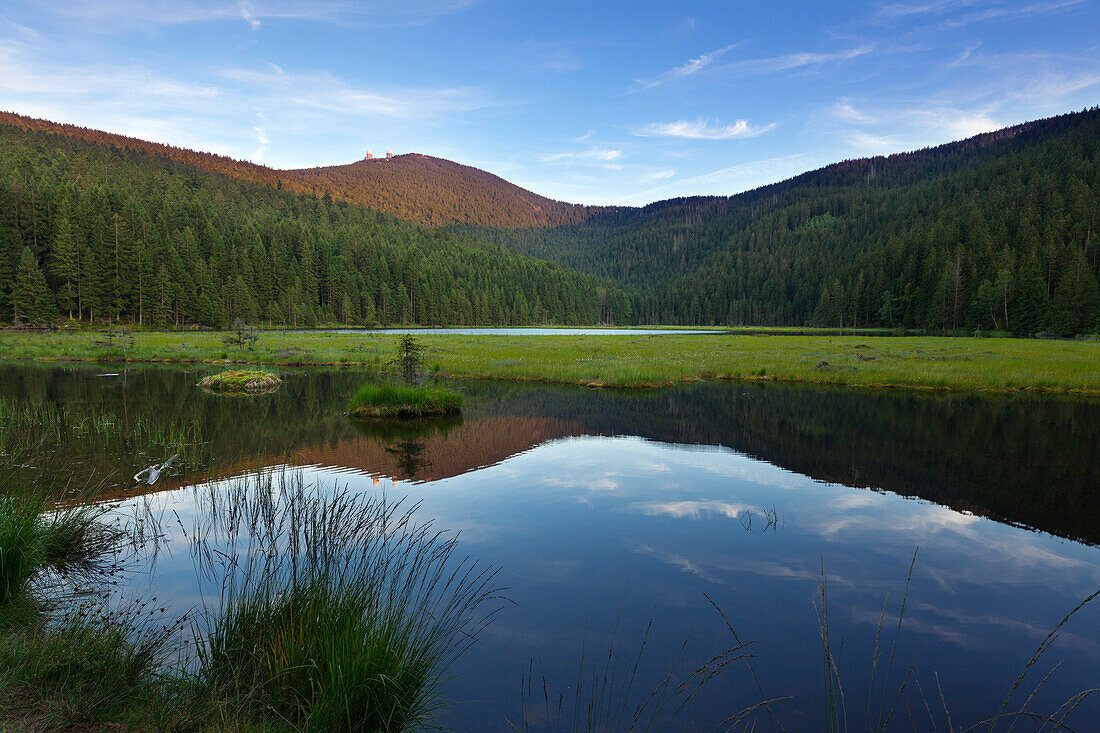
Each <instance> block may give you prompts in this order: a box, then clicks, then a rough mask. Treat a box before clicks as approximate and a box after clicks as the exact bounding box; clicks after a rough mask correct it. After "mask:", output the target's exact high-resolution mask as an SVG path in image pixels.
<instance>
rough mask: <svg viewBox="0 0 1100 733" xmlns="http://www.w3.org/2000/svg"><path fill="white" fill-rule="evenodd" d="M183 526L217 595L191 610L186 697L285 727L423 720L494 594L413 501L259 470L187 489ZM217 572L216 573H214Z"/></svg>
mask: <svg viewBox="0 0 1100 733" xmlns="http://www.w3.org/2000/svg"><path fill="white" fill-rule="evenodd" d="M200 502H201V504H202V508H203V511H202V512H201V514H202V516H203V517H204V519H203V520H202V521H201V522H200V523H198V524H197V525H196V526H195V527H194V528H193V530H192V532H191V535H190V536H191V537H192V544H191V547H192V552H193V553H194V555H195V557H196V560H197V563H198V567H199V569H200V572H201V573H202V575H203V577H204V578H206V579H207V580H208V581H214V582H220V583H221V590H220V594H219V597H220V599H221V600H220V603H219V604H218V606H217V607H215V608H211V609H208V610H207V611H206V612H205V613H204V614H203V616H202V618H201V620H200V621H199V622H198V624H197V627H196V635H197V637H198V639H199V642H200V643H199V645H198V648H197V662H196V672H195V673H194V677H193V684H194V687H195V689H196V691H197V693H196V694H198V695H199V696H200V697H206V698H210V699H221V700H224V701H225V702H224V707H226V709H228V710H230V711H231V712H230V715H231V716H233V717H234V718H235V719H237V720H240V721H242V722H246V723H248V724H253V725H259V726H267V725H272V726H288V727H290V728H293V729H296V730H372V731H374V730H379V731H398V730H407V729H409V728H412V727H417V726H421V725H424V724H427V723H428V722H429V721H430V720H431V719H432V716H433V714H434V713H436V712H437V709H438V707H439V706H440V704H441V700H440V698H439V687H440V683H441V682H442V680H443V679H444V675H445V674H446V673H447V671H448V669H449V668H450V666H451V665H452V663H453V662H454V661H455V659H456V658H457V657H458V656H459V655H460V654H461V653H462V651H464V650H465V649H466V648H467V647H468V646H469V645H470V644H471V643H473V641H474V640H475V639H476V637H477V634H478V632H479V631H480V630H481V629H482V628H483V627H484V625H485V624H486V623H488V621H489V619H491V618H492V616H493V614H494V613H495V609H491V610H488V611H486V610H485V607H486V605H487V604H488V605H493V604H492V601H493V600H494V599H499V598H500V595H499V592H500V589H498V588H496V587H495V586H494V584H493V583H494V577H495V573H494V572H492V571H489V570H487V569H484V568H481V567H479V566H478V565H477V564H476V563H474V562H472V561H470V560H469V559H464V558H459V557H457V555H456V551H457V537H455V536H453V535H449V534H446V533H443V532H438V531H435V530H434V529H432V527H431V525H430V524H416V523H415V522H414V520H413V515H414V513H415V510H416V507H415V506H411V507H405V506H404V505H403V503H401V502H397V503H388V502H387V501H386V500H385V498H384V497H379V498H375V497H368V498H363V497H359V496H356V495H353V494H351V493H349V492H347V491H346V490H343V489H339V488H336V487H332V488H326V487H318V486H311V485H307V484H305V483H304V482H303V480H302V478H301V475H300V474H293V475H286V474H281V473H280V474H277V475H276V474H270V473H269V474H267V475H265V476H262V477H256V478H253V479H252V480H246V481H241V482H236V483H235V484H233V485H232V486H231V487H229V488H225V487H222V488H219V489H218V490H217V492H211V493H208V494H204V495H203V496H202V497H200ZM219 579H220V580H219Z"/></svg>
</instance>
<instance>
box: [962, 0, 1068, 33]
mask: <svg viewBox="0 0 1100 733" xmlns="http://www.w3.org/2000/svg"><path fill="white" fill-rule="evenodd" d="M1084 2H1085V0H1058V1H1057V2H1046V3H1034V4H1033V5H1024V6H1023V7H1016V8H1013V7H1005V6H1000V7H992V8H985V9H983V10H978V11H975V12H973V13H964V14H962V15H959V16H957V17H955V18H948V19H947V20H945V21H943V23H942V26H943V27H944V28H960V27H962V26H966V25H970V24H972V23H981V22H983V21H987V20H996V19H999V18H1004V19H1010V18H1028V17H1031V16H1033V15H1041V14H1045V13H1053V12H1056V11H1059V10H1065V9H1067V8H1072V7H1075V6H1078V5H1081V4H1082V3H1084Z"/></svg>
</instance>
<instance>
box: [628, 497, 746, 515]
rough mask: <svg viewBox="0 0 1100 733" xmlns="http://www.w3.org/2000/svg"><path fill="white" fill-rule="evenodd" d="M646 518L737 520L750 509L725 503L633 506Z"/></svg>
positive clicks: (666, 503)
mask: <svg viewBox="0 0 1100 733" xmlns="http://www.w3.org/2000/svg"><path fill="white" fill-rule="evenodd" d="M633 506H634V507H635V508H637V509H639V510H641V512H642V513H643V514H645V515H647V516H651V517H652V516H657V515H661V514H663V515H666V516H669V517H674V518H676V519H704V518H706V517H711V516H720V517H725V518H726V519H737V517H739V516H740V515H741V514H742V513H743V512H746V511H749V510H750V509H751V507H749V506H748V505H746V504H734V503H732V502H727V501H694V500H683V501H660V502H657V501H651V502H639V503H636V504H634V505H633Z"/></svg>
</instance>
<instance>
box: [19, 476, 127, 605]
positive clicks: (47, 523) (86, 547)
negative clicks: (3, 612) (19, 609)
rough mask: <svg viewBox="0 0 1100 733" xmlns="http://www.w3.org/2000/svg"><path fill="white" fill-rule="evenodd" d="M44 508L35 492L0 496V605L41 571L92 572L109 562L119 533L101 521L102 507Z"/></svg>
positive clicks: (104, 566)
mask: <svg viewBox="0 0 1100 733" xmlns="http://www.w3.org/2000/svg"><path fill="white" fill-rule="evenodd" d="M48 509H49V505H48V503H47V502H46V500H45V499H44V498H43V497H42V495H40V494H31V495H24V496H11V495H0V604H6V603H11V602H12V601H14V600H15V599H17V598H18V597H19V596H20V595H21V594H22V593H23V591H24V590H25V589H26V587H27V584H28V583H29V582H31V581H32V580H33V579H35V578H36V577H40V576H43V575H45V574H47V573H54V574H56V575H62V576H71V575H76V574H84V575H86V576H94V575H99V574H102V573H104V572H107V571H108V569H109V568H110V566H111V565H112V563H113V559H114V556H115V554H116V552H117V551H118V549H119V541H120V539H121V537H122V533H121V531H120V530H119V529H117V528H115V527H112V526H110V525H107V524H105V523H103V522H102V521H101V517H102V515H103V514H104V512H105V511H106V509H105V508H103V507H99V506H72V507H68V508H64V509H60V510H55V511H53V512H49V511H47V510H48Z"/></svg>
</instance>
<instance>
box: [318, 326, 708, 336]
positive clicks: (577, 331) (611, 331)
mask: <svg viewBox="0 0 1100 733" xmlns="http://www.w3.org/2000/svg"><path fill="white" fill-rule="evenodd" d="M317 330H318V331H321V332H324V333H410V334H416V335H443V336H676V335H681V336H682V335H684V334H701V333H726V332H725V331H721V330H715V329H711V330H708V331H699V330H691V329H686V328H562V327H553V326H547V327H545V328H522V327H519V326H516V327H508V328H331V329H317Z"/></svg>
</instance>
